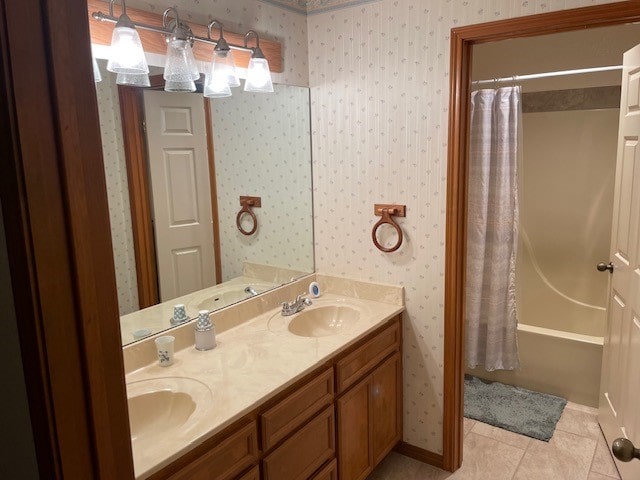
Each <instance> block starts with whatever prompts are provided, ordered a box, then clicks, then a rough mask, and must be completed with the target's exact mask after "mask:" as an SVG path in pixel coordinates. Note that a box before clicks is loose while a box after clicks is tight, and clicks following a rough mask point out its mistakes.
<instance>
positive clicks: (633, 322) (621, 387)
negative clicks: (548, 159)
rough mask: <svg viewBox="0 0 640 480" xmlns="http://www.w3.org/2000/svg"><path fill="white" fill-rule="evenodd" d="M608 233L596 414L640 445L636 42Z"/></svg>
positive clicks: (635, 473) (632, 468) (628, 69)
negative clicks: (606, 303)
mask: <svg viewBox="0 0 640 480" xmlns="http://www.w3.org/2000/svg"><path fill="white" fill-rule="evenodd" d="M619 128H620V130H619V132H618V158H617V165H616V186H615V199H614V207H613V227H612V230H613V231H612V235H611V257H610V260H611V263H612V264H613V267H614V270H613V274H612V276H611V282H610V287H609V308H608V311H607V321H608V328H607V333H606V337H605V343H604V358H603V364H602V381H601V387H600V390H601V391H600V408H599V415H598V419H599V421H600V425H601V426H602V429H603V431H604V434H605V437H606V438H607V443H608V444H609V447H611V443H612V442H613V440H615V439H616V438H619V437H626V438H628V439H629V440H631V441H632V442H633V443H634V444H635V445H636V447H638V446H640V241H639V240H640V45H638V46H636V47H634V48H632V49H631V50H629V51H628V52H627V53H625V55H624V70H623V75H622V96H621V101H620V127H619ZM616 463H617V465H618V469H619V470H620V473H621V475H622V478H623V479H624V480H632V479H639V478H640V460H633V461H632V462H629V463H623V462H619V461H616Z"/></svg>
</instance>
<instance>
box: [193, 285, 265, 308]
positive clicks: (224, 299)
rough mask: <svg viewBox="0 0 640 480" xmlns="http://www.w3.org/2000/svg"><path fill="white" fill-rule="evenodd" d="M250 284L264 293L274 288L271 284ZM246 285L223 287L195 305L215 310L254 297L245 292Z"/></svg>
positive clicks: (257, 290)
mask: <svg viewBox="0 0 640 480" xmlns="http://www.w3.org/2000/svg"><path fill="white" fill-rule="evenodd" d="M250 286H251V287H252V288H253V289H254V290H255V291H256V292H258V293H262V292H265V291H267V290H269V289H270V288H273V287H272V286H271V285H268V284H261V283H256V284H251V285H250ZM246 287H247V285H246V284H244V285H240V286H238V287H236V288H231V287H229V288H224V289H221V290H220V291H219V292H216V293H213V294H211V295H209V296H208V297H207V298H205V299H204V300H201V301H199V302H198V303H196V304H195V306H196V308H197V309H198V310H209V311H213V310H217V309H219V308H222V307H226V306H227V305H231V304H233V303H237V302H240V301H242V300H246V299H247V298H251V297H253V296H254V295H252V294H251V293H249V292H245V288H246ZM196 301H197V300H196Z"/></svg>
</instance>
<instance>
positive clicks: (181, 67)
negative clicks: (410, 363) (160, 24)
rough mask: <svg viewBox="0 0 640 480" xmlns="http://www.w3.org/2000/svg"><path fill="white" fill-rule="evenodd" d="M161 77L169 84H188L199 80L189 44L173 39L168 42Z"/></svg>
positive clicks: (198, 73)
mask: <svg viewBox="0 0 640 480" xmlns="http://www.w3.org/2000/svg"><path fill="white" fill-rule="evenodd" d="M163 77H164V79H165V80H168V81H171V82H189V81H194V80H198V79H199V78H200V72H199V71H198V66H197V64H196V59H195V57H194V56H193V50H192V49H191V43H190V42H189V41H188V40H180V39H173V40H171V41H170V42H169V44H168V45H167V61H166V62H165V65H164V74H163Z"/></svg>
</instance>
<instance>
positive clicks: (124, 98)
mask: <svg viewBox="0 0 640 480" xmlns="http://www.w3.org/2000/svg"><path fill="white" fill-rule="evenodd" d="M118 98H119V101H120V118H121V123H122V141H123V144H124V156H125V163H126V166H127V180H128V187H129V188H128V190H129V206H130V209H131V229H132V232H133V251H134V255H135V260H136V278H137V283H138V305H139V307H140V308H146V307H150V306H151V305H156V304H157V303H158V302H159V301H160V294H159V292H158V271H157V266H156V245H155V239H154V234H153V220H152V219H153V215H152V213H151V202H150V201H149V199H150V198H151V192H150V190H151V189H150V185H149V173H148V171H147V142H146V139H145V132H144V100H143V90H142V89H141V88H136V87H124V86H118Z"/></svg>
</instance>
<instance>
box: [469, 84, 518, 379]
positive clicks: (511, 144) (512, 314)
mask: <svg viewBox="0 0 640 480" xmlns="http://www.w3.org/2000/svg"><path fill="white" fill-rule="evenodd" d="M520 102H521V93H520V87H519V86H515V87H503V88H498V89H496V90H478V91H476V92H473V93H472V94H471V141H470V145H469V187H468V188H469V190H468V191H469V201H468V207H467V208H468V219H467V279H466V359H467V365H468V366H469V367H471V368H475V367H477V366H482V365H483V366H484V368H485V369H486V370H488V371H492V370H513V369H516V368H518V367H519V360H518V343H517V326H518V321H517V317H516V287H515V281H516V250H517V244H518V187H517V165H518V155H520V145H519V141H520V130H521V123H522V121H521V119H522V111H521V105H520Z"/></svg>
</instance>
